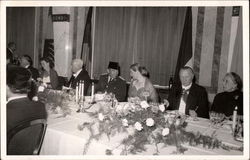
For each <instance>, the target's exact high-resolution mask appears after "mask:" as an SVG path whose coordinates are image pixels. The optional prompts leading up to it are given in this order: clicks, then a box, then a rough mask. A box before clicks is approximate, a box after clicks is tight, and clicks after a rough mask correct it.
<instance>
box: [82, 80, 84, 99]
mask: <svg viewBox="0 0 250 160" xmlns="http://www.w3.org/2000/svg"><path fill="white" fill-rule="evenodd" d="M83 96H84V81H82V97H83Z"/></svg>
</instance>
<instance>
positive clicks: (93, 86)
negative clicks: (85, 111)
mask: <svg viewBox="0 0 250 160" xmlns="http://www.w3.org/2000/svg"><path fill="white" fill-rule="evenodd" d="M94 92H95V85H94V82H92V88H91V99H92V100H93V98H94Z"/></svg>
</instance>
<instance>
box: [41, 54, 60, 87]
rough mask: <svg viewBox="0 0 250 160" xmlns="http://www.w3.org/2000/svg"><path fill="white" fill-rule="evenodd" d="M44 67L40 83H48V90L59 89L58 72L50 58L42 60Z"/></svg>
mask: <svg viewBox="0 0 250 160" xmlns="http://www.w3.org/2000/svg"><path fill="white" fill-rule="evenodd" d="M40 63H41V66H42V72H41V78H38V80H39V81H42V82H43V83H46V84H47V85H48V88H52V89H58V87H59V85H58V84H59V83H58V75H57V72H56V70H54V64H53V63H52V61H51V60H50V59H48V58H41V60H40Z"/></svg>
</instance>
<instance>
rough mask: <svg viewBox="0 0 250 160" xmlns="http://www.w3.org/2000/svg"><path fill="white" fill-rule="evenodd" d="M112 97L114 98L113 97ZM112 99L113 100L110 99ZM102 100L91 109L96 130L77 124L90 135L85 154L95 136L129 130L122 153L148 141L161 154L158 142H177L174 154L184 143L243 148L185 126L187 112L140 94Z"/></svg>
mask: <svg viewBox="0 0 250 160" xmlns="http://www.w3.org/2000/svg"><path fill="white" fill-rule="evenodd" d="M111 99H112V98H111ZM111 101H112V100H111ZM107 103H109V104H106V105H105V104H103V106H102V107H101V108H100V109H99V110H98V111H96V112H94V113H88V114H89V116H90V117H92V118H94V119H96V120H97V122H98V123H97V125H98V127H97V128H98V132H97V133H94V131H93V128H92V127H93V125H95V123H86V122H85V123H83V124H81V125H78V129H79V130H83V129H85V128H87V129H88V130H89V131H90V133H91V136H90V138H89V140H88V142H87V143H86V144H85V147H84V152H83V154H86V152H87V150H88V145H89V144H90V143H91V141H92V140H93V139H95V140H99V139H100V137H101V136H102V135H106V136H107V137H108V138H110V137H111V136H113V135H116V134H120V133H127V135H128V136H127V137H125V138H124V139H123V140H122V141H121V144H120V145H122V146H124V147H123V149H122V152H121V154H122V155H124V154H125V155H126V154H136V153H139V152H143V151H146V149H147V145H152V144H154V146H155V153H154V154H155V155H157V154H159V151H158V145H159V144H163V146H169V145H171V146H176V151H175V152H174V153H175V154H180V153H184V152H185V151H186V150H187V148H185V147H183V145H182V144H184V143H187V144H189V145H191V146H196V145H202V146H203V147H207V148H219V147H221V148H224V149H235V150H243V148H233V147H229V146H226V145H225V144H223V143H222V142H221V141H219V140H218V139H217V138H216V136H215V134H212V135H211V136H207V135H202V134H201V133H199V132H198V133H193V132H188V131H186V130H185V127H186V126H187V122H186V121H185V120H186V118H187V116H186V115H181V114H179V113H178V112H176V111H173V112H167V111H165V107H167V106H168V103H165V104H155V103H150V104H149V103H147V102H146V101H141V100H140V99H138V98H132V99H129V102H128V103H115V105H110V101H107ZM112 151H113V150H111V149H107V150H106V154H108V155H110V154H112Z"/></svg>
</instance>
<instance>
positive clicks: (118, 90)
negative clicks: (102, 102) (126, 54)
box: [95, 62, 127, 102]
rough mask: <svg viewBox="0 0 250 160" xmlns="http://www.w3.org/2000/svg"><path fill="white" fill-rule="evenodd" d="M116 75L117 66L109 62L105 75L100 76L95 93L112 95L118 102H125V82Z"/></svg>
mask: <svg viewBox="0 0 250 160" xmlns="http://www.w3.org/2000/svg"><path fill="white" fill-rule="evenodd" d="M118 75H119V64H118V63H117V62H109V65H108V69H107V73H106V74H103V75H101V76H100V79H99V82H98V84H97V87H96V90H95V91H96V92H101V93H104V92H107V93H113V94H114V95H115V97H116V99H117V100H118V101H119V102H123V101H125V100H126V93H127V86H126V81H125V80H124V79H123V78H122V77H120V76H118Z"/></svg>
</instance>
